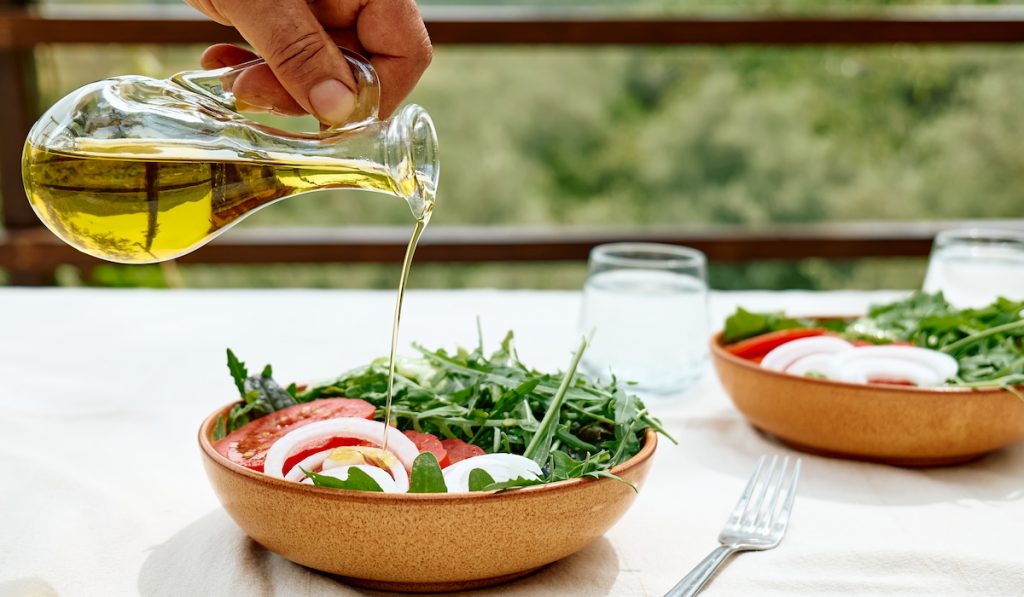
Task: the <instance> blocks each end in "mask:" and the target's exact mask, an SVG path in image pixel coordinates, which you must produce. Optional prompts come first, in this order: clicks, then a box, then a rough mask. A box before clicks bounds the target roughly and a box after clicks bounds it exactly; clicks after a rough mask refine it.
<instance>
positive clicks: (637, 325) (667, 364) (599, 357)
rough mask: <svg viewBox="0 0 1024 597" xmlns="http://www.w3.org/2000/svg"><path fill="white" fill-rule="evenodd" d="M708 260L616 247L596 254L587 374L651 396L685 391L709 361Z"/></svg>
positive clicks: (666, 248) (585, 321)
mask: <svg viewBox="0 0 1024 597" xmlns="http://www.w3.org/2000/svg"><path fill="white" fill-rule="evenodd" d="M706 270H707V259H706V258H705V257H704V254H703V253H701V252H700V251H697V250H695V249H690V248H687V247H678V246H673V245H661V244H652V243H613V244H607V245H601V246H598V247H595V248H594V250H593V251H591V253H590V273H589V275H588V277H587V282H586V284H585V285H584V286H583V306H582V311H581V314H580V328H581V331H582V332H583V333H584V334H585V335H589V334H591V333H592V332H593V339H592V342H591V344H590V346H589V347H588V348H587V351H586V352H585V353H584V355H583V363H582V365H583V368H584V370H585V371H586V372H587V373H589V374H591V375H593V376H596V377H599V378H602V379H605V380H608V379H609V378H610V376H611V375H615V377H617V378H618V379H619V380H620V381H632V382H636V384H637V385H636V386H635V387H634V389H635V390H637V391H639V392H640V393H643V394H649V395H665V394H672V393H679V392H682V391H684V390H686V389H687V388H689V387H690V386H691V385H692V384H693V383H694V382H696V381H697V380H698V379H699V378H700V376H701V374H702V373H703V371H704V369H705V367H706V362H707V356H708V353H707V344H708V299H707V297H708V286H707V281H706V278H707V274H706Z"/></svg>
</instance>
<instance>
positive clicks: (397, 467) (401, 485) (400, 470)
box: [286, 446, 409, 493]
mask: <svg viewBox="0 0 1024 597" xmlns="http://www.w3.org/2000/svg"><path fill="white" fill-rule="evenodd" d="M359 448H360V446H352V447H344V448H334V449H333V450H328V456H327V457H326V458H324V460H323V465H324V469H323V470H324V471H333V470H334V469H337V468H345V467H347V466H367V465H362V464H340V465H337V466H328V464H330V462H331V459H330V455H329V454H330V453H331V452H333V451H334V450H352V449H355V450H358V449H359ZM389 451H390V450H389ZM368 466H373V465H368ZM373 468H376V469H378V470H385V469H382V468H380V467H377V466H373ZM386 470H387V471H389V472H390V473H391V478H392V479H393V482H394V484H395V486H396V487H397V488H398V489H397V491H401V492H403V493H404V492H406V491H409V473H407V472H406V471H405V467H403V466H402V462H401V461H400V460H398V459H393V460H391V464H390V465H388V468H387V469H386ZM300 472H301V471H300ZM286 478H287V477H286Z"/></svg>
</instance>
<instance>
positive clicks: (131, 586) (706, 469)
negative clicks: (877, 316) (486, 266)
mask: <svg viewBox="0 0 1024 597" xmlns="http://www.w3.org/2000/svg"><path fill="white" fill-rule="evenodd" d="M889 296H891V295H889ZM889 296H886V295H880V294H868V293H829V294H824V293H818V294H809V293H731V294H719V295H716V296H715V297H714V300H713V311H714V314H715V317H716V320H717V321H721V318H722V317H723V316H724V314H725V313H726V312H727V311H730V310H731V309H732V308H733V306H734V305H736V304H737V303H742V304H744V305H747V306H749V307H753V308H758V309H765V308H772V309H776V308H789V309H791V310H793V309H795V310H797V311H804V312H810V311H818V312H822V311H824V312H835V313H850V312H856V311H858V310H861V309H863V308H864V307H865V306H866V304H867V303H868V302H869V301H873V300H880V299H883V298H889ZM393 300H394V297H393V295H392V293H390V292H335V291H224V292H222V291H216V292H214V291H205V292H204V291H180V292H170V291H105V290H29V289H0V380H3V381H2V384H0V597H8V596H12V595H15V596H29V595H31V596H51V595H65V596H76V595H85V596H119V595H137V594H141V595H144V596H165V595H166V596H175V597H177V596H185V595H203V596H205V595H210V596H232V595H240V596H241V595H245V596H249V595H350V594H371V593H367V592H365V591H359V590H356V589H351V588H349V587H347V586H345V585H343V584H340V583H339V582H338V581H336V580H334V579H332V578H329V577H326V576H322V575H320V574H317V573H315V572H312V571H309V570H307V569H305V568H302V567H299V566H296V565H293V564H291V563H289V562H287V561H286V560H284V559H282V558H280V557H278V556H276V555H274V554H272V553H268V552H266V551H265V550H263V549H262V548H260V547H259V546H257V545H256V544H255V543H253V542H251V541H250V540H248V539H247V538H246V537H245V536H244V535H243V534H242V532H241V531H240V530H238V528H237V527H236V526H234V524H233V523H232V521H231V520H230V519H229V518H228V517H227V515H226V514H225V513H224V511H223V510H221V508H220V507H219V505H218V503H217V501H216V498H215V497H214V495H213V492H212V490H211V489H210V488H209V486H208V485H207V482H206V477H205V475H204V474H203V471H202V469H201V466H200V459H199V455H198V451H197V448H196V445H195V431H196V427H197V425H198V424H199V422H200V420H201V419H202V418H203V417H204V416H205V415H206V414H207V413H209V412H210V411H211V410H212V409H213V408H214V407H216V406H218V405H221V404H223V403H225V402H227V401H228V400H230V399H231V398H232V396H233V395H234V389H233V386H232V383H231V380H230V379H229V377H228V375H227V370H226V368H225V366H224V348H225V347H226V346H230V347H232V348H233V349H234V350H235V351H236V352H237V353H238V354H239V355H240V356H241V358H243V359H244V360H247V361H248V362H249V363H250V365H251V367H253V368H254V367H255V366H261V365H262V364H263V363H264V362H270V363H273V365H274V370H275V375H276V377H278V379H282V380H288V379H309V378H314V379H315V378H321V377H327V376H330V375H332V374H334V373H337V372H339V371H341V370H344V369H347V368H349V367H350V366H352V365H354V364H358V363H362V362H364V361H366V360H368V359H370V358H372V357H375V356H378V355H381V354H384V353H385V351H386V349H387V342H388V329H389V328H388V326H389V323H390V315H391V309H392V301H393ZM407 301H408V302H407V311H406V313H405V317H404V326H403V328H402V339H403V340H402V341H403V344H405V345H407V344H408V343H409V342H411V341H413V340H416V341H419V342H423V343H425V344H426V345H428V346H434V345H452V344H454V343H456V342H461V343H463V344H467V345H471V344H472V343H473V342H475V338H476V324H475V321H474V316H475V315H476V314H479V315H480V318H481V320H482V322H483V327H484V330H485V335H486V338H487V339H488V340H489V342H491V343H494V342H496V341H497V340H498V339H500V337H501V335H502V334H503V333H504V332H505V331H506V330H507V329H514V330H515V331H516V334H517V338H518V344H519V348H520V352H521V354H522V356H523V358H524V360H526V362H528V363H531V364H534V365H535V366H537V367H539V368H562V367H564V366H565V364H566V360H567V357H568V355H569V353H570V351H571V350H572V349H573V348H574V347H575V343H576V341H577V332H576V329H575V327H576V313H577V307H578V301H579V297H578V295H577V294H575V293H541V292H495V291H466V292H413V293H411V294H410V296H409V297H408V299H407ZM651 406H652V409H653V410H654V411H655V414H658V415H660V416H661V418H662V419H663V421H664V422H665V424H666V426H667V427H668V428H669V429H670V430H671V431H672V433H673V434H675V435H676V436H677V437H678V438H679V440H680V443H679V445H678V446H672V445H671V444H669V443H668V442H662V445H661V447H660V448H659V451H658V454H657V456H656V459H655V466H654V470H653V471H652V474H651V477H650V480H649V483H648V484H647V486H646V487H645V488H644V491H643V492H642V494H641V495H640V496H639V498H638V500H637V502H636V504H635V505H634V506H633V508H632V509H631V510H630V511H629V513H628V514H627V515H626V516H625V517H624V518H623V519H622V521H621V522H620V523H619V524H618V525H617V526H615V527H614V528H613V529H612V530H611V531H610V532H609V533H608V534H607V536H606V537H604V538H603V539H601V540H599V541H598V542H597V543H596V544H594V545H592V546H591V547H589V548H588V549H586V550H584V551H583V552H581V553H579V554H577V555H575V556H573V557H570V558H568V559H566V560H564V561H562V562H559V563H556V564H554V565H553V566H551V567H549V568H547V569H545V570H544V571H542V572H540V573H538V574H536V575H534V576H531V577H529V578H527V579H525V580H522V581H520V582H518V583H513V584H511V585H507V586H504V587H500V588H497V589H491V590H489V591H482V592H481V594H488V595H489V594H502V595H505V594H510V595H587V596H590V595H626V596H630V595H661V594H662V593H664V591H666V590H667V589H668V588H669V587H671V586H672V585H673V584H674V583H675V582H676V580H677V579H678V578H680V577H681V576H682V575H683V574H685V573H686V572H687V571H688V570H689V569H690V568H691V567H692V566H693V565H694V564H696V563H697V562H698V561H700V559H701V558H702V557H703V556H704V555H705V554H706V553H707V552H708V551H709V550H710V549H711V548H712V547H714V545H715V538H716V536H717V533H718V530H719V527H720V525H721V524H722V522H723V521H724V519H725V517H726V515H727V513H728V511H729V509H730V508H731V506H732V504H733V503H734V501H735V499H736V497H737V496H738V494H739V492H740V490H741V488H742V487H743V484H744V482H745V480H746V477H747V475H748V474H749V473H750V470H751V468H752V466H753V463H754V461H755V460H756V458H757V456H758V455H759V454H761V453H764V452H774V453H789V451H788V450H787V449H786V448H783V447H781V446H778V445H776V444H773V443H771V442H770V441H767V440H766V439H765V438H763V437H762V436H760V435H759V434H758V433H756V432H755V431H753V430H752V429H751V428H750V427H749V426H748V425H746V424H745V423H744V421H743V419H742V418H740V416H739V415H738V414H737V412H736V411H735V410H734V409H733V408H732V406H731V404H730V402H729V401H728V399H727V398H726V396H725V395H724V393H723V392H722V390H721V388H720V387H719V386H718V384H717V382H716V381H715V379H714V376H713V374H710V373H709V375H707V376H706V377H705V379H704V381H703V382H702V383H701V384H700V386H699V387H698V388H697V389H696V390H695V391H693V392H691V393H690V394H689V395H688V396H686V397H685V398H682V399H678V400H675V401H672V402H656V403H652V404H651ZM804 465H805V466H804V475H803V480H802V483H801V487H800V496H799V499H798V501H797V504H796V508H795V512H794V518H793V520H792V524H791V527H790V531H789V534H788V536H787V537H786V540H785V541H784V542H783V544H782V546H781V547H780V548H778V549H776V550H773V551H768V552H763V553H754V554H745V555H741V556H739V557H737V558H736V559H735V560H733V561H732V562H731V563H730V564H729V565H728V567H727V568H726V569H725V571H724V572H723V573H722V574H720V575H719V576H718V577H717V578H716V579H715V580H714V582H713V583H712V584H711V585H710V586H709V587H708V589H707V591H706V594H707V595H709V596H715V595H825V594H838V593H843V594H859V595H931V596H947V595H987V596H993V595H1018V596H1020V595H1024V489H1022V488H1024V445H1017V446H1015V447H1013V448H1010V449H1007V450H1004V451H1002V452H999V453H996V454H993V455H991V456H988V457H986V458H984V459H982V460H980V461H977V462H974V463H972V464H968V465H964V466H959V467H955V468H945V469H930V470H903V469H898V468H891V467H886V466H881V465H873V464H862V463H856V462H846V461H839V460H828V459H823V458H818V457H813V456H804Z"/></svg>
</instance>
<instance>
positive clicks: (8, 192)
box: [0, 0, 53, 286]
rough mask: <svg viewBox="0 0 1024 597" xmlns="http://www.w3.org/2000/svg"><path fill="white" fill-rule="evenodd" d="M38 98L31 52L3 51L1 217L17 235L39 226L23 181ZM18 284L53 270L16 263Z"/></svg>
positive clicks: (20, 1) (21, 1)
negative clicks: (26, 145) (26, 147)
mask: <svg viewBox="0 0 1024 597" xmlns="http://www.w3.org/2000/svg"><path fill="white" fill-rule="evenodd" d="M28 3H29V2H28V0H0V9H4V8H22V7H24V6H26V5H27V4H28ZM37 109H38V96H37V89H36V81H35V60H34V56H33V53H32V50H31V49H28V50H24V49H13V48H11V49H0V133H2V135H3V138H2V139H0V201H2V203H0V214H2V217H3V226H4V228H6V230H7V231H11V232H17V231H21V230H26V229H29V228H36V227H38V226H39V218H37V217H36V215H35V213H33V212H32V208H31V207H30V206H29V204H28V200H27V199H26V198H25V189H24V187H23V186H22V182H21V152H22V148H23V145H24V140H25V137H26V136H27V135H28V131H29V129H30V128H31V127H32V123H33V122H34V121H35V118H36V110H37ZM7 273H8V278H9V279H10V282H11V283H12V284H17V285H30V286H37V285H46V284H52V283H53V272H52V271H37V270H36V271H33V270H32V269H30V268H22V267H19V264H18V262H17V260H15V262H14V264H13V265H12V266H11V267H10V268H9V270H8V272H7Z"/></svg>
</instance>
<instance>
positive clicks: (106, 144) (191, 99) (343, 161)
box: [22, 50, 440, 263]
mask: <svg viewBox="0 0 1024 597" xmlns="http://www.w3.org/2000/svg"><path fill="white" fill-rule="evenodd" d="M344 52H345V57H346V59H347V60H348V62H349V64H350V66H351V67H352V71H353V74H354V75H355V77H356V80H357V82H358V90H357V93H356V109H355V112H354V114H353V116H352V118H351V119H350V121H349V122H348V123H346V124H344V125H341V126H339V127H335V128H333V129H329V130H326V131H323V132H319V133H291V132H285V131H282V130H278V129H275V128H272V127H269V126H265V125H262V124H259V123H257V122H255V121H253V120H251V119H249V118H247V117H245V116H243V115H242V114H240V113H239V112H238V108H239V105H238V103H236V100H235V96H234V94H233V93H232V92H231V86H232V84H233V82H234V81H235V79H237V77H238V76H239V75H240V74H241V73H242V72H243V71H245V69H247V68H252V67H255V66H258V65H261V64H263V61H262V60H257V61H254V62H249V63H246V64H243V65H240V66H237V67H230V68H223V69H218V70H213V71H192V72H185V73H179V74H177V75H174V76H172V77H171V78H169V79H166V80H157V79H151V78H148V77H141V76H124V77H115V78H112V79H106V80H103V81H98V82H96V83H91V84H89V85H86V86H84V87H82V88H80V89H78V90H76V91H74V92H72V93H70V94H69V95H67V96H66V97H64V98H63V99H61V100H60V101H58V102H57V103H56V104H54V105H53V107H51V108H50V109H49V110H48V111H47V112H46V113H45V114H44V115H43V116H42V117H41V118H40V119H39V121H38V122H37V123H36V124H35V126H34V127H33V128H32V130H31V132H30V133H29V136H28V140H27V142H26V146H25V152H24V157H23V161H22V174H23V178H24V183H25V190H26V193H27V195H28V197H29V201H30V202H31V204H32V207H33V209H35V212H36V214H37V215H38V216H39V217H40V219H42V221H43V222H44V223H45V224H46V226H47V227H48V228H49V229H50V230H51V231H53V232H54V234H56V235H57V236H59V237H60V238H61V239H63V240H64V241H65V242H67V243H68V244H70V245H72V246H73V247H75V248H77V249H79V250H80V251H83V252H85V253H88V254H90V255H93V256H96V257H100V258H102V259H106V260H109V261H115V262H119V263H153V262H158V261H165V260H168V259H174V258H176V257H179V256H181V255H184V254H186V253H189V252H191V251H193V250H195V249H197V248H198V247H200V246H202V245H204V244H206V243H207V242H209V241H210V240H211V239H213V238H214V237H216V236H217V235H218V234H220V233H221V232H223V231H225V230H227V229H228V228H230V227H231V226H232V225H234V224H235V223H237V222H238V221H240V220H241V219H242V218H244V217H245V216H247V215H248V214H251V213H253V212H254V211H256V210H258V209H260V208H261V207H264V206H266V205H269V204H271V203H273V202H275V201H278V200H281V199H284V198H286V197H291V196H294V195H296V194H299V193H303V192H306V191H313V190H318V189H326V188H359V189H369V190H374V191H379V192H382V193H387V194H390V195H394V196H397V197H401V198H403V199H405V200H406V201H407V202H408V204H409V207H410V209H411V210H412V213H413V216H414V217H415V218H416V220H417V223H418V224H419V226H417V228H422V227H423V226H424V225H426V222H427V220H429V218H430V214H431V210H432V209H433V206H434V193H435V189H436V187H437V178H438V174H439V171H440V165H439V163H438V156H437V137H436V135H435V132H434V125H433V122H432V121H431V119H430V116H429V115H428V114H427V112H426V111H425V110H424V109H423V108H421V107H420V106H417V105H414V104H411V105H407V106H405V107H404V108H402V109H401V110H400V111H398V112H397V113H396V114H395V115H394V116H393V117H391V118H389V119H387V120H383V121H382V120H379V119H378V112H377V111H378V100H379V96H380V87H379V83H378V79H377V75H376V72H375V71H374V70H373V68H372V67H371V66H370V64H369V62H367V61H366V59H365V58H363V57H361V56H359V55H357V54H355V53H352V52H350V51H348V50H345V51H344Z"/></svg>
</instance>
